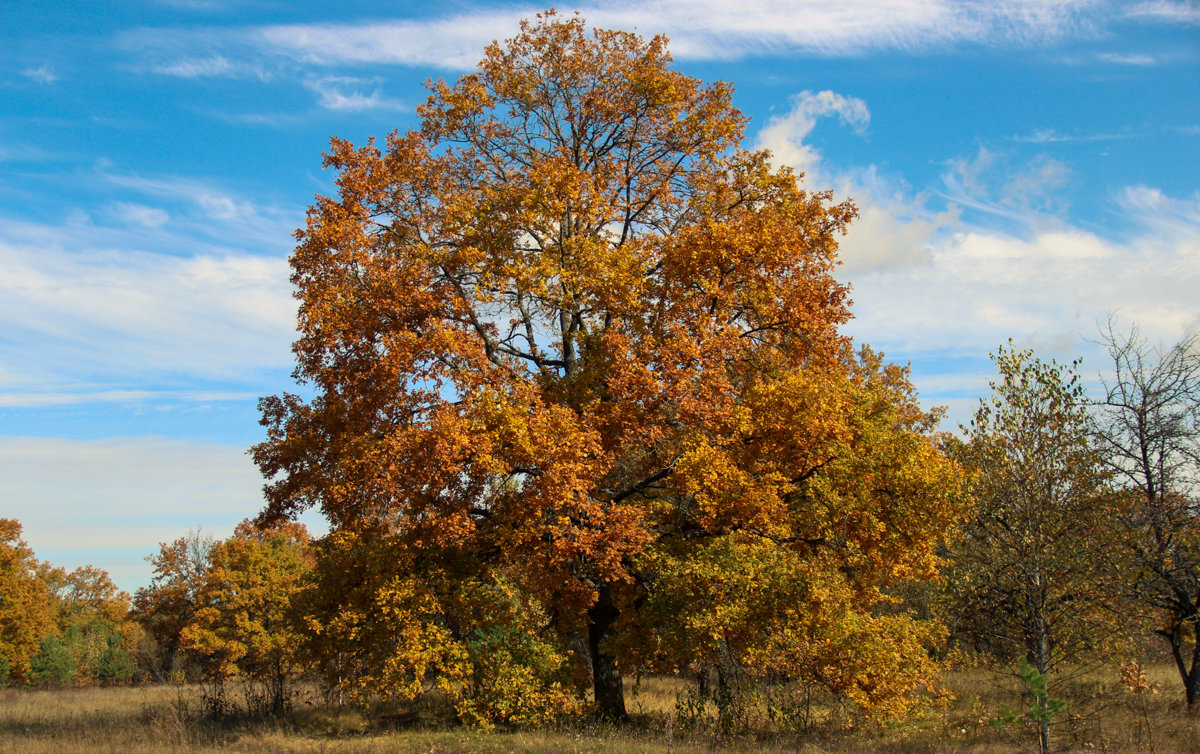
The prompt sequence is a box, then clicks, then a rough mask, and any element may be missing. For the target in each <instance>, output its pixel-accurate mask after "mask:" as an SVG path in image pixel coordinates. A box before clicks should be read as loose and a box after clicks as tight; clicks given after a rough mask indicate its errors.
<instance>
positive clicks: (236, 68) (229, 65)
mask: <svg viewBox="0 0 1200 754" xmlns="http://www.w3.org/2000/svg"><path fill="white" fill-rule="evenodd" d="M150 70H152V71H153V72H154V73H161V74H164V75H167V76H179V77H180V78H185V79H197V78H211V77H217V76H231V77H232V76H242V75H246V74H253V75H255V76H256V77H258V78H265V74H264V73H263V72H262V71H261V69H258V68H255V67H253V66H247V65H245V64H243V63H236V62H234V61H232V60H230V59H229V58H227V57H225V56H224V55H210V56H208V57H185V58H180V59H178V60H173V61H171V62H170V63H160V64H158V65H155V66H152V67H151V69H150Z"/></svg>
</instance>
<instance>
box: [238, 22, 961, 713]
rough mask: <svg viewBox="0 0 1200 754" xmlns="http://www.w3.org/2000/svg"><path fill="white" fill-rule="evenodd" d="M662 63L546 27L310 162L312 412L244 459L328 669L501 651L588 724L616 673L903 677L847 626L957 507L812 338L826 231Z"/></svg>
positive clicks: (909, 408)
mask: <svg viewBox="0 0 1200 754" xmlns="http://www.w3.org/2000/svg"><path fill="white" fill-rule="evenodd" d="M670 62H671V61H670V57H669V55H668V54H667V52H666V41H665V39H663V38H660V37H656V38H654V39H651V40H648V41H646V40H642V39H641V38H639V37H637V36H635V35H633V34H628V33H624V32H617V31H600V30H598V31H595V32H591V33H589V32H587V31H586V29H585V26H584V23H583V21H582V20H580V19H578V18H568V19H563V18H559V17H557V16H554V15H552V14H551V15H548V16H545V17H543V18H542V19H541V20H540V21H538V22H536V23H532V24H525V25H524V26H523V27H522V31H521V33H520V34H519V35H518V36H517V37H516V38H515V39H512V40H509V41H508V42H507V43H505V44H503V45H501V44H493V45H492V46H491V47H489V48H488V49H487V51H486V54H485V56H484V58H483V60H482V61H481V62H480V65H479V68H478V70H477V71H476V72H475V73H473V74H470V75H467V76H464V77H463V78H461V79H460V80H459V81H458V82H457V83H456V84H454V85H448V84H444V83H441V82H438V83H434V84H432V85H431V87H432V91H431V95H430V97H429V100H428V102H427V103H426V104H425V105H423V106H422V107H421V108H420V109H419V115H420V117H421V127H420V128H419V129H417V130H414V131H411V132H408V133H405V134H392V135H391V136H389V137H388V139H387V142H386V145H384V146H383V147H382V148H381V147H378V146H376V145H375V144H374V143H368V144H366V145H365V146H361V147H355V146H353V145H351V144H349V143H348V142H345V141H342V140H338V139H335V140H334V141H333V145H332V149H331V151H330V153H329V155H328V156H327V158H326V164H327V166H329V167H332V168H335V169H337V170H338V178H337V185H338V189H339V193H338V195H337V196H336V197H318V200H317V203H316V205H315V206H314V207H312V209H311V210H310V211H309V216H308V222H307V226H306V227H305V229H303V230H302V231H299V232H298V238H299V245H298V247H297V249H296V252H295V254H294V255H293V257H292V268H293V277H292V279H293V282H294V283H295V285H296V286H297V290H298V294H297V295H298V296H299V298H300V339H299V340H298V341H297V343H296V345H295V352H296V354H297V358H298V366H297V370H296V375H297V377H298V378H299V379H300V380H302V381H304V382H306V383H308V384H309V385H311V387H312V389H313V390H314V391H315V397H314V398H312V399H311V400H305V399H302V398H300V397H298V396H295V395H283V396H279V397H274V398H267V399H264V400H263V402H262V410H263V423H264V424H265V425H266V427H267V429H268V439H267V440H266V441H265V442H263V443H261V444H260V445H258V446H257V447H256V448H255V449H254V456H255V460H256V461H257V463H258V464H259V466H260V467H261V468H262V470H263V471H264V473H265V474H266V475H267V476H268V478H269V479H271V483H270V484H269V486H268V488H267V495H268V500H269V505H268V509H267V511H266V513H265V516H264V518H265V519H267V520H272V519H281V518H287V517H290V516H293V515H295V514H297V513H299V512H300V511H303V510H305V509H307V508H309V507H313V506H316V507H319V508H320V510H321V511H322V512H323V513H324V514H325V515H326V516H327V517H328V518H329V520H330V522H331V523H332V525H333V527H334V530H333V533H332V534H331V536H330V538H329V540H328V542H327V543H326V546H325V549H323V550H322V552H323V553H324V557H328V558H333V559H343V558H350V559H351V561H352V562H353V568H354V569H356V570H355V572H356V573H360V574H361V576H360V577H356V578H355V579H354V580H353V583H352V584H351V585H348V587H349V588H347V589H344V590H341V591H338V592H328V593H321V594H320V596H319V597H318V599H317V601H316V602H314V603H313V607H312V610H313V612H312V614H311V618H310V620H311V623H312V625H313V626H314V627H315V630H317V631H318V633H317V636H318V637H319V638H320V641H321V642H324V644H323V647H322V654H323V656H324V658H325V660H324V662H325V664H326V666H327V667H329V668H335V667H336V668H340V670H337V671H335V672H336V673H349V674H351V675H355V676H357V677H358V678H360V679H363V681H362V682H364V683H365V682H366V681H365V679H370V685H371V686H372V687H374V688H376V689H380V690H382V689H389V690H405V689H408V690H415V689H416V688H418V686H419V685H420V684H421V683H422V679H434V678H438V679H443V680H447V679H448V680H451V681H452V680H453V679H456V678H462V679H474V681H473V682H478V680H479V678H480V674H481V673H488V672H492V671H489V670H488V667H489V665H488V663H490V662H491V656H490V655H489V654H487V653H484V654H483V655H482V656H481V655H480V654H479V652H474V654H473V650H472V647H479V646H483V644H480V640H479V639H478V638H475V637H478V636H479V635H480V633H479V632H483V635H485V636H496V635H498V634H495V633H492V634H488V632H489V631H492V632H495V631H515V632H517V633H522V632H524V633H526V634H528V635H532V636H537V637H538V640H539V641H549V642H550V646H552V647H553V649H554V652H553V653H554V654H555V655H558V656H561V657H562V658H563V659H564V664H571V665H573V666H574V673H575V675H576V676H579V675H580V674H584V677H586V676H587V675H588V674H590V677H591V685H592V688H593V698H594V701H595V703H596V704H597V705H598V707H599V709H600V711H601V712H602V713H603V714H606V715H609V716H614V717H619V716H622V715H623V714H624V701H623V692H622V687H621V674H622V672H626V671H634V670H641V669H643V668H646V667H660V668H667V667H670V668H686V667H688V666H690V665H693V664H695V663H704V662H707V663H724V664H725V665H730V663H732V664H735V665H736V666H737V667H739V668H740V669H742V670H743V671H744V672H747V673H750V674H753V675H759V676H762V675H765V674H768V673H786V674H788V675H790V676H792V677H801V678H807V679H810V680H812V681H813V682H818V683H821V684H824V685H826V686H828V687H829V688H830V689H832V690H833V691H835V692H836V693H838V694H840V695H842V696H844V698H845V699H847V700H849V701H852V702H854V703H856V704H858V705H860V706H861V707H862V708H863V709H865V710H869V711H878V712H898V711H902V710H903V709H904V708H905V706H906V704H907V702H906V701H904V700H905V699H908V698H909V697H908V694H909V692H911V691H912V690H913V689H914V687H916V686H918V685H920V684H922V683H924V682H927V681H929V680H930V673H929V670H930V668H929V665H928V663H926V662H925V661H924V660H923V659H922V658H923V654H922V652H921V650H920V647H921V645H922V642H923V641H924V640H925V639H926V638H928V636H929V634H930V631H929V629H927V628H923V627H921V626H920V625H918V624H917V623H915V622H913V620H912V619H911V618H909V617H906V616H905V615H903V614H896V615H893V616H890V617H888V618H881V617H878V616H877V615H876V614H875V612H874V608H875V607H876V606H877V605H879V604H880V603H881V601H883V600H884V596H883V592H882V591H881V590H882V589H883V588H885V587H886V586H887V585H888V584H891V583H893V582H894V581H896V580H898V579H906V578H912V577H927V576H929V575H931V573H932V572H933V569H934V567H935V565H936V562H937V559H936V557H935V549H936V546H937V543H938V541H939V539H940V538H941V536H942V535H943V533H944V532H945V531H946V530H947V528H948V527H949V525H950V524H951V523H952V522H953V521H954V520H955V519H956V517H957V516H959V514H960V502H959V498H957V497H956V496H955V494H954V493H955V491H956V489H957V482H958V477H957V472H956V470H955V467H954V466H953V465H952V464H950V463H949V462H947V461H946V460H945V459H944V458H943V457H942V456H941V455H940V454H939V453H938V451H937V450H936V448H935V446H934V444H933V443H932V441H931V440H930V439H929V438H928V437H927V436H926V433H927V431H928V430H929V429H930V427H931V417H930V416H929V415H927V414H926V413H924V412H923V411H922V410H921V409H920V408H919V406H918V404H917V402H916V398H915V396H914V394H913V391H912V389H911V387H910V385H909V384H908V381H907V375H906V373H905V371H904V370H903V369H900V368H898V367H895V366H892V365H888V364H886V363H884V362H883V361H882V360H881V359H880V358H879V357H878V356H876V355H875V354H873V353H872V352H870V351H869V350H865V349H864V350H862V351H861V352H857V351H856V350H855V349H854V348H853V346H852V344H851V343H850V341H849V340H848V339H847V338H846V337H844V336H842V335H840V334H839V333H838V327H839V326H840V325H841V324H843V323H844V322H845V321H846V320H847V319H848V317H849V316H850V313H849V309H848V298H847V290H846V288H845V286H843V285H842V284H840V283H838V282H837V280H835V278H834V277H833V275H832V271H833V269H834V266H835V265H836V263H837V258H836V253H837V241H836V239H837V236H838V234H840V233H841V232H842V231H844V230H845V228H846V226H847V224H848V223H849V222H850V221H851V220H852V219H853V217H854V214H855V210H854V208H853V206H852V205H851V204H849V203H848V202H842V203H835V202H834V201H833V200H832V198H831V195H830V194H829V193H828V192H810V191H807V190H805V189H802V188H801V187H800V186H799V185H798V181H797V176H796V175H794V174H792V173H791V172H790V171H789V170H787V169H786V168H781V169H776V168H774V167H773V166H772V164H771V162H770V156H769V155H768V154H767V153H765V152H750V151H745V150H742V149H740V148H739V147H738V143H739V141H740V140H741V138H742V135H743V128H744V125H745V119H744V117H743V116H742V115H741V113H739V112H738V111H737V110H736V109H734V108H733V107H732V106H731V103H730V99H731V89H730V87H729V86H728V85H726V84H724V83H716V84H710V85H705V84H703V83H701V82H700V81H698V80H696V79H693V78H691V77H688V76H685V75H683V74H681V73H678V72H676V71H674V70H672V69H671V66H670ZM373 553H375V554H373ZM384 553H394V554H386V555H385V554H384ZM322 568H323V567H322V566H321V565H320V564H318V573H319V574H324V575H322V576H320V577H319V578H326V579H335V578H339V576H337V575H336V573H335V571H336V570H337V569H330V568H326V570H325V571H322ZM430 573H433V574H435V575H434V576H433V577H430V575H429V574H430ZM498 585H504V586H503V587H501V586H498ZM504 590H512V595H513V596H512V597H511V600H513V602H512V605H511V606H510V607H506V608H504V609H497V608H496V606H495V605H492V604H488V603H491V602H494V601H495V600H497V599H499V597H498V595H499V594H501V593H503V592H504ZM505 599H509V598H505ZM531 621H532V622H531ZM379 632H383V633H384V634H386V635H388V636H391V637H400V638H396V639H394V640H393V641H392V642H391V643H390V644H382V645H381V644H378V643H372V642H370V641H367V640H366V638H365V637H367V636H371V635H378V633H379ZM495 641H499V640H498V639H497V640H495ZM539 651H540V650H539ZM547 651H549V650H547ZM510 654H512V656H513V657H517V655H520V654H521V653H520V652H516V653H515V654H513V653H511V652H510ZM514 661H516V662H518V664H520V663H521V662H533V661H532V660H528V661H527V660H519V659H518V660H514ZM464 663H465V664H464ZM534 664H536V663H534ZM553 664H554V663H550V665H553ZM541 667H542V670H540V671H538V673H541V675H540V676H539V675H538V673H534V676H537V677H538V678H539V679H540V680H539V683H540V684H542V686H543V687H544V688H546V689H549V688H552V687H553V684H555V683H560V684H561V683H562V681H561V680H559V678H558V675H557V671H554V672H547V671H546V668H547V667H548V666H547V665H546V664H545V663H543V664H542V666H541ZM526 670H528V666H526ZM530 677H532V676H530ZM343 678H345V676H343Z"/></svg>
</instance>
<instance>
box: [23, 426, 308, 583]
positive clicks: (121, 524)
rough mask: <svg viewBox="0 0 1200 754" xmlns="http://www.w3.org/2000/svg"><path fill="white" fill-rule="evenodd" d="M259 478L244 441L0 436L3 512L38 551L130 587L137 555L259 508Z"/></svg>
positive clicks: (225, 531)
mask: <svg viewBox="0 0 1200 754" xmlns="http://www.w3.org/2000/svg"><path fill="white" fill-rule="evenodd" d="M262 481H263V480H262V477H261V476H260V475H259V473H258V470H257V469H256V468H255V466H254V464H253V463H252V462H251V460H250V459H249V457H248V456H247V455H246V451H245V449H244V448H238V447H228V446H223V445H211V444H204V443H194V442H183V441H179V440H171V439H167V438H162V437H142V438H116V439H108V440H97V441H91V442H76V441H71V440H61V439H47V438H34V437H0V501H3V509H2V510H0V515H2V516H5V517H14V518H17V519H18V520H20V522H21V523H22V524H23V525H24V528H25V531H24V538H25V540H26V541H27V542H29V544H30V546H31V547H32V548H33V550H34V552H35V553H36V554H37V556H38V557H39V558H41V559H45V560H50V561H51V562H52V563H54V564H55V565H60V566H66V567H68V568H74V567H78V566H80V565H84V564H88V563H90V564H93V565H95V566H97V567H99V568H104V569H106V570H109V572H110V574H111V575H112V576H113V578H114V580H115V581H116V582H117V584H118V585H119V586H121V587H122V588H125V589H127V590H130V591H132V590H133V589H135V588H137V587H138V586H143V585H145V584H147V583H148V582H149V580H150V566H149V564H147V563H145V562H144V561H143V560H142V559H143V558H144V557H145V556H147V555H151V554H153V553H155V552H157V550H158V543H159V542H163V541H171V540H173V539H175V538H177V537H180V536H183V535H184V534H185V533H186V532H187V530H188V529H190V528H194V527H197V526H200V527H203V529H204V531H206V532H208V533H211V534H213V535H215V536H218V537H224V536H228V535H229V534H231V533H232V531H233V527H234V526H235V525H236V524H237V523H238V522H239V521H241V520H242V519H244V518H248V517H252V516H255V515H257V514H258V512H259V510H261V508H262V496H261V488H262ZM310 521H311V519H310Z"/></svg>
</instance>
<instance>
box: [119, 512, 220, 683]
mask: <svg viewBox="0 0 1200 754" xmlns="http://www.w3.org/2000/svg"><path fill="white" fill-rule="evenodd" d="M213 544H214V541H213V538H212V537H210V536H207V535H203V534H201V532H200V531H199V530H193V531H191V532H189V533H188V534H187V536H184V537H180V538H179V539H176V540H175V541H174V542H171V543H169V544H168V543H166V542H163V543H160V545H159V551H158V554H157V555H151V556H149V557H147V558H146V559H147V560H148V561H150V564H151V565H153V566H154V576H153V577H152V579H151V581H150V585H149V586H147V587H143V588H141V589H139V590H137V593H136V594H135V595H134V598H133V615H134V618H135V619H136V620H137V621H138V622H139V623H140V624H141V625H142V627H143V628H145V630H146V633H147V634H149V636H150V638H151V639H152V640H153V642H154V650H153V652H151V653H147V654H149V655H150V657H149V662H147V664H148V665H152V666H153V670H154V673H155V674H156V675H157V676H158V677H159V678H160V679H162V680H166V679H167V678H169V677H171V676H172V675H173V674H174V673H175V672H177V671H180V670H181V669H182V668H181V667H180V666H181V665H182V662H183V659H184V658H183V656H182V655H181V654H180V651H179V648H180V647H179V645H180V634H181V633H182V631H183V629H184V627H185V626H187V625H188V624H189V623H191V622H192V620H193V618H194V617H195V614H196V608H197V604H198V603H197V600H198V593H199V591H200V588H201V586H202V584H203V583H204V577H205V574H207V573H208V569H209V552H210V551H211V550H212V548H213Z"/></svg>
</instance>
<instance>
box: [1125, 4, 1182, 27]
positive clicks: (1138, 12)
mask: <svg viewBox="0 0 1200 754" xmlns="http://www.w3.org/2000/svg"><path fill="white" fill-rule="evenodd" d="M1125 15H1127V16H1129V17H1130V18H1138V19H1153V20H1158V21H1167V22H1172V23H1184V24H1200V6H1197V5H1196V3H1195V2H1192V1H1191V0H1150V1H1149V2H1141V3H1133V4H1131V5H1130V6H1129V7H1128V8H1127V9H1126V11H1125Z"/></svg>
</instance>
